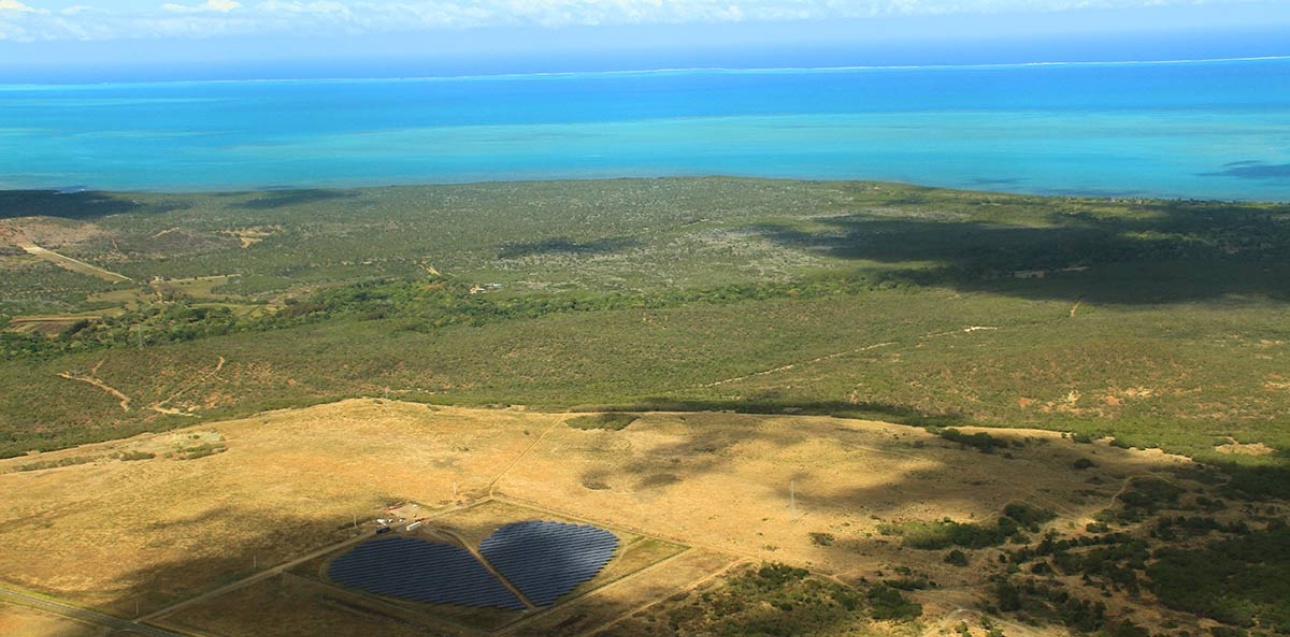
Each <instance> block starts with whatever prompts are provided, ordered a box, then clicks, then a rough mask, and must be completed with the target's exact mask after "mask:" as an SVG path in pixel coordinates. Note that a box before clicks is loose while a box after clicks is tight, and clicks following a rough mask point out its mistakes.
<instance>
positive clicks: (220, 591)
mask: <svg viewBox="0 0 1290 637" xmlns="http://www.w3.org/2000/svg"><path fill="white" fill-rule="evenodd" d="M368 537H370V535H369V534H367V533H359V534H358V535H356V536H354V537H352V538H349V539H346V540H342V541H340V542H336V543H334V544H328V545H327V546H324V547H322V548H320V549H317V550H315V551H312V552H310V553H308V554H306V555H304V556H302V557H298V558H296V559H294V560H291V561H289V562H284V563H282V564H279V565H277V566H274V567H271V568H268V569H266V570H263V571H260V572H259V573H252V574H251V575H248V576H246V577H244V578H242V579H240V580H237V581H236V582H232V583H229V584H225V585H224V586H221V587H219V588H217V589H214V590H211V591H207V592H205V593H202V594H200V595H198V596H196V597H190V598H188V599H186V600H183V601H180V602H175V603H174V604H171V605H169V606H166V607H164V608H161V609H158V610H155V611H153V612H151V613H148V614H147V615H144V616H142V617H140V618H139V619H140V620H146V621H152V620H159V619H163V618H165V616H167V615H171V614H173V613H175V612H176V611H179V610H183V609H184V608H187V607H189V606H192V605H193V604H197V603H200V602H204V601H207V600H209V599H212V598H215V597H219V596H220V595H224V594H226V593H229V592H232V591H235V590H237V589H239V588H244V587H246V586H250V585H251V584H254V583H256V582H259V581H261V580H266V579H269V578H270V577H273V576H274V575H280V574H282V573H284V572H286V570H287V569H291V568H295V567H296V566H299V565H300V564H303V563H305V562H308V561H309V560H312V559H314V558H317V557H321V556H323V555H326V554H328V553H331V552H333V551H337V550H340V549H343V548H345V547H346V546H349V545H351V544H358V543H359V542H362V541H363V540H366V539H368Z"/></svg>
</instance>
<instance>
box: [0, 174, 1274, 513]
mask: <svg viewBox="0 0 1290 637" xmlns="http://www.w3.org/2000/svg"><path fill="white" fill-rule="evenodd" d="M1287 226H1290V206H1287V205H1284V204H1253V203H1224V202H1201V201H1168V200H1147V199H1131V200H1119V199H1096V198H1077V197H1038V196H1025V195H1005V194H997V193H986V192H970V191H954V190H942V189H933V188H923V187H918V186H911V185H903V184H892V183H878V182H829V181H795V180H771V179H737V178H721V177H712V178H662V179H614V180H604V181H564V182H498V183H484V184H468V185H454V186H419V187H389V188H362V189H347V190H298V191H293V190H281V191H262V192H244V193H206V194H201V193H198V194H172V193H128V194H125V193H122V194H118V193H104V192H90V191H86V192H74V193H68V194H54V193H51V192H46V191H6V192H0V234H3V238H2V241H3V245H0V277H2V278H3V281H4V283H3V285H2V286H0V295H2V296H0V329H3V331H0V369H2V370H3V371H0V455H3V456H13V455H20V454H23V453H27V452H29V451H32V450H52V449H58V448H64V447H68V446H74V445H78V444H83V443H88V442H96V441H102V440H110V439H114V438H120V437H124V436H129V435H132V434H134V433H138V432H142V431H157V430H164V429H169V428H173V427H178V426H185V425H190V424H193V423H194V422H199V421H200V420H202V419H220V418H228V417H233V416H237V415H246V414H250V413H255V412H257V411H261V410H265V409H275V408H283V407H293V406H303V405H309V404H316V403H320V402H328V401H334V400H339V399H343V398H348V397H355V396H377V397H390V398H399V399H402V400H414V401H423V402H432V403H445V404H462V405H476V406H479V405H501V404H522V405H527V406H529V407H530V408H532V409H549V410H565V409H585V410H592V411H595V410H603V409H606V408H613V409H620V410H625V411H643V410H650V409H669V410H675V409H703V410H735V411H750V412H761V413H767V412H770V413H774V412H780V413H821V414H835V415H843V416H854V417H863V418H872V419H878V420H888V421H894V422H904V423H908V424H914V425H920V426H935V427H943V426H947V425H982V426H992V427H1012V426H1015V427H1034V428H1042V429H1049V430H1058V431H1069V432H1073V433H1075V434H1077V435H1081V436H1088V437H1107V436H1109V437H1113V438H1114V439H1115V441H1116V443H1117V444H1121V445H1129V446H1139V447H1160V448H1163V449H1166V450H1169V451H1173V452H1179V453H1183V454H1186V455H1188V456H1191V457H1193V458H1196V459H1201V460H1205V461H1208V462H1217V463H1222V464H1224V465H1231V466H1240V467H1253V468H1255V469H1251V470H1257V471H1271V470H1274V469H1279V468H1280V467H1281V466H1282V463H1283V462H1284V459H1285V457H1286V453H1287V450H1290V434H1288V433H1286V427H1285V426H1284V425H1285V424H1286V419H1287V417H1290V377H1288V376H1284V370H1285V369H1290V365H1287V362H1290V361H1288V359H1290V352H1288V351H1287V347H1290V346H1288V345H1287V342H1288V341H1290V334H1288V333H1287V328H1286V323H1285V321H1284V318H1285V315H1286V303H1287V301H1290V288H1287V287H1286V285H1285V283H1284V282H1285V281H1287V280H1290V232H1287V230H1290V228H1288V227H1287ZM22 244H29V245H38V246H40V247H42V248H44V249H46V250H49V251H52V252H55V253H57V254H59V255H63V256H65V257H66V258H67V259H68V260H70V261H73V262H78V263H82V264H88V265H90V266H93V267H96V268H101V269H102V270H104V271H108V272H111V273H118V274H119V275H120V276H121V277H123V278H127V277H128V279H129V280H126V281H120V280H118V281H115V282H114V281H112V280H103V279H99V278H94V277H93V276H90V275H87V274H85V273H81V272H75V271H71V270H67V269H62V268H60V267H59V264H58V263H54V262H51V261H48V260H41V259H39V258H37V257H36V256H34V255H33V254H32V253H31V252H30V251H28V250H23V249H22V248H21V247H20V246H21V245H22ZM1277 488H1281V489H1283V490H1290V487H1287V486H1285V485H1284V484H1282V486H1281V487H1277Z"/></svg>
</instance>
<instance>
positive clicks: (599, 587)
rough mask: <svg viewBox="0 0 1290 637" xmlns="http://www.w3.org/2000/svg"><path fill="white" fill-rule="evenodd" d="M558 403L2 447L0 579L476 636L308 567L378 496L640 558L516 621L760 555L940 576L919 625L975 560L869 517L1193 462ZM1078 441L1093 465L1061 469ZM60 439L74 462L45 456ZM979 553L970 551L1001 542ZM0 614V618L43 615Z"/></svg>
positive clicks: (1101, 486) (185, 623)
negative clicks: (575, 411) (585, 409)
mask: <svg viewBox="0 0 1290 637" xmlns="http://www.w3.org/2000/svg"><path fill="white" fill-rule="evenodd" d="M569 417H570V415H566V414H555V413H534V412H528V411H525V410H522V409H517V408H512V409H505V410H500V409H497V410H481V409H466V408H455V407H438V406H427V405H422V404H412V403H401V402H396V401H388V400H371V399H366V400H348V401H343V402H339V403H332V404H327V405H321V406H316V407H310V408H306V409H299V410H284V411H276V412H267V413H264V414H260V415H257V416H254V417H251V418H245V419H241V420H234V421H227V422H220V423H207V424H203V425H201V426H200V427H197V428H192V429H181V430H177V431H174V432H170V433H165V434H147V435H142V436H137V437H134V438H130V439H126V440H120V441H116V442H111V443H103V444H97V445H88V446H84V447H80V448H76V449H69V450H64V451H59V452H50V453H44V454H39V455H36V456H28V457H20V458H11V459H7V460H0V492H2V493H5V494H6V500H5V504H4V506H3V507H0V582H3V583H4V584H5V585H9V586H16V587H20V588H25V589H28V590H34V591H39V592H42V593H46V594H50V595H54V596H56V597H58V598H60V599H64V600H67V601H70V602H73V603H77V604H81V605H85V606H90V607H94V608H98V609H101V610H104V611H107V612H110V613H114V614H118V615H121V616H125V617H133V616H135V615H136V614H139V615H150V614H151V615H153V617H154V618H156V619H159V620H161V621H163V622H170V623H171V624H172V625H175V626H181V627H185V628H188V629H195V630H199V631H203V632H204V631H210V632H211V634H220V635H228V636H230V637H233V636H235V635H243V634H245V635H253V634H254V635H277V634H280V635H297V634H300V635H305V634H317V631H318V630H320V629H319V628H318V627H319V626H326V625H330V626H333V627H336V626H351V627H362V626H367V628H362V629H361V630H360V629H359V628H355V630H360V632H354V633H347V634H360V633H366V632H367V631H369V630H370V631H372V634H375V633H376V632H380V633H381V634H389V635H397V634H405V633H406V634H416V630H425V629H427V626H437V627H438V628H439V629H441V630H442V629H443V627H444V626H449V627H450V629H449V632H460V633H462V634H476V633H479V632H487V629H481V628H479V624H474V625H472V624H470V623H469V622H465V623H461V622H458V623H456V624H454V623H452V621H456V620H452V618H447V620H445V621H448V620H451V621H448V623H446V624H445V623H443V621H438V620H436V619H435V618H434V617H433V615H434V613H433V612H432V611H433V609H430V610H426V609H425V608H420V609H417V608H415V607H412V608H410V607H409V606H408V605H402V606H400V605H398V604H393V605H386V607H385V609H384V610H380V609H379V608H378V607H379V606H380V603H378V602H376V601H372V600H370V599H368V600H363V599H360V600H358V601H353V600H351V601H346V598H345V595H344V592H343V591H342V592H335V589H334V587H330V586H328V585H326V583H325V581H323V580H324V578H321V577H318V576H317V575H316V573H317V571H315V572H314V573H315V574H313V575H311V574H310V572H309V568H310V567H309V566H308V565H309V564H312V565H313V568H318V564H321V563H322V562H319V561H318V560H319V559H325V557H324V556H325V555H327V553H326V552H320V553H317V554H316V555H311V554H312V553H314V552H317V551H320V550H321V549H324V548H326V547H329V546H333V545H337V544H338V543H342V542H346V541H353V540H355V539H358V538H361V537H363V536H366V535H368V534H370V533H371V532H372V530H373V528H374V527H373V525H372V523H371V522H370V520H371V519H372V518H374V517H377V516H378V515H379V514H380V513H381V511H382V507H383V506H384V505H385V504H388V503H390V502H396V501H406V502H414V503H418V504H419V506H420V507H423V510H425V511H427V512H428V513H427V515H430V516H432V517H433V518H434V520H435V524H437V525H442V526H444V527H445V528H451V529H453V530H454V531H455V532H457V533H458V534H459V535H462V536H463V537H467V538H473V539H475V540H477V539H478V538H482V537H483V536H485V535H487V533H489V532H491V530H492V529H493V528H496V526H498V525H499V524H501V523H503V522H504V521H506V520H514V519H524V518H526V517H528V518H532V517H541V518H547V519H557V520H575V521H584V522H591V523H595V524H599V525H602V526H603V527H605V528H608V529H611V530H614V531H615V532H617V533H619V535H620V537H621V538H625V539H627V540H628V541H627V542H626V543H625V544H627V545H628V546H637V547H638V548H641V549H642V552H641V553H638V554H637V555H638V556H647V557H635V558H631V559H632V560H634V562H633V563H632V564H628V565H623V564H614V563H611V565H610V567H609V569H608V570H607V571H606V576H604V577H602V578H600V579H599V580H598V581H597V583H596V584H595V585H594V586H588V587H584V588H583V589H580V591H582V592H583V593H586V594H585V595H582V596H581V597H578V598H577V600H576V601H575V602H574V603H571V604H565V605H561V606H557V607H555V608H554V609H550V610H547V611H544V612H543V613H541V614H539V616H537V617H533V618H529V619H527V620H526V621H524V622H521V623H520V624H516V625H515V626H512V627H511V628H510V629H508V630H509V631H510V632H512V633H515V634H534V635H536V634H564V633H567V634H575V633H578V632H580V631H583V630H588V629H589V627H592V626H599V625H603V624H604V623H605V622H608V621H613V620H616V619H621V618H623V617H625V616H626V615H629V614H631V613H633V612H635V611H638V610H642V609H644V608H646V607H651V605H653V604H656V603H659V602H664V601H665V600H666V599H667V598H668V596H669V595H672V594H675V593H677V592H678V591H684V590H686V589H687V588H689V587H693V586H696V585H700V584H702V583H703V582H704V581H706V580H709V579H710V578H711V577H712V576H713V575H714V574H716V573H720V572H722V571H723V570H724V569H726V568H728V567H730V566H732V565H735V564H739V563H748V562H751V563H756V562H759V561H763V560H766V561H771V560H773V561H780V562H786V563H789V564H793V565H797V566H802V567H805V568H808V569H810V570H811V571H812V572H814V573H816V574H817V575H819V576H822V577H828V578H833V579H835V581H840V582H843V583H848V584H850V583H859V582H860V581H862V579H865V580H872V579H875V578H877V577H879V576H878V573H879V572H880V571H883V570H884V569H888V570H889V569H891V568H893V566H894V565H914V567H915V568H916V569H918V570H919V572H922V573H925V574H928V575H930V576H931V577H933V578H934V579H935V580H936V581H937V582H938V583H939V587H938V588H936V589H934V590H927V591H920V592H918V593H917V594H916V596H917V598H918V599H919V600H920V601H921V602H922V603H924V605H925V606H926V608H927V614H926V615H925V622H926V624H927V625H929V626H936V625H939V624H938V622H939V623H943V622H942V620H945V621H948V620H946V618H947V617H951V616H953V615H954V614H955V613H959V614H961V612H962V609H963V608H966V607H970V606H971V605H972V603H973V600H977V599H978V598H979V596H978V592H979V589H980V588H981V587H982V586H983V585H984V581H983V579H982V578H983V576H984V575H983V573H982V571H981V570H980V569H959V568H954V567H950V566H948V565H945V564H944V563H943V562H942V561H941V557H942V555H941V552H919V551H911V550H908V549H906V548H903V547H902V546H901V545H900V541H899V540H898V539H897V538H893V537H888V536H884V535H882V533H881V532H880V529H879V525H880V524H882V523H885V522H900V521H908V520H926V521H933V520H940V519H942V518H946V517H950V518H953V519H955V520H959V521H982V522H989V521H992V520H994V519H995V518H997V516H998V515H999V513H1000V511H1001V509H1002V508H1003V507H1004V505H1006V504H1008V503H1012V502H1026V503H1030V504H1033V505H1035V506H1038V507H1042V508H1045V509H1050V510H1053V511H1056V512H1057V513H1058V516H1059V517H1058V518H1057V519H1056V520H1055V521H1053V522H1051V523H1049V524H1050V525H1052V526H1053V527H1054V528H1061V529H1062V530H1064V531H1065V530H1068V529H1075V528H1079V527H1082V526H1083V525H1084V524H1085V523H1087V522H1089V521H1090V520H1091V519H1092V516H1093V515H1094V514H1095V513H1097V512H1098V511H1100V510H1102V509H1105V508H1107V507H1108V506H1110V505H1111V504H1112V503H1113V501H1114V498H1115V495H1116V494H1117V492H1118V491H1119V490H1120V489H1121V488H1122V487H1123V486H1125V485H1126V484H1127V481H1129V480H1130V479H1132V478H1134V477H1135V476H1144V475H1159V476H1164V477H1166V478H1167V479H1169V480H1173V481H1177V480H1182V478H1178V477H1177V476H1176V475H1175V474H1176V472H1177V471H1178V470H1180V469H1183V468H1185V467H1188V466H1191V465H1192V464H1193V463H1192V461H1190V460H1187V459H1185V458H1181V457H1176V456H1169V455H1166V454H1163V453H1161V452H1159V451H1150V452H1148V451H1138V450H1131V449H1120V448H1115V447H1111V446H1108V445H1105V444H1092V445H1089V444H1076V443H1075V442H1073V441H1072V440H1071V439H1067V438H1065V437H1063V436H1061V435H1059V434H1056V433H1051V432H1039V431H1029V430H1011V431H1003V432H999V431H997V430H995V431H994V433H993V434H992V435H994V436H996V437H997V438H1001V439H1004V440H1007V441H1009V442H1010V443H1011V444H1012V445H1013V446H1012V447H1010V448H1009V449H1007V450H1006V451H1005V452H1002V453H995V454H989V455H986V454H979V453H977V452H976V451H973V450H971V449H964V448H962V447H961V446H960V445H958V444H954V443H951V442H949V441H946V440H944V439H941V438H938V437H936V436H934V435H932V434H930V433H927V432H926V431H923V430H921V429H915V428H910V427H905V426H899V425H891V424H885V423H880V422H872V421H860V420H849V419H839V418H831V417H814V416H750V415H739V414H730V413H717V412H701V413H656V414H648V415H644V416H642V417H641V418H640V419H638V420H636V421H635V422H633V423H631V424H630V425H629V426H627V427H626V428H624V429H622V430H620V431H608V430H594V429H593V430H583V429H575V428H572V427H570V426H568V425H567V424H566V420H567V419H568V418H569ZM965 431H967V432H969V433H971V431H972V430H970V429H968V430H965ZM194 450H196V451H194ZM148 454H152V455H153V457H151V458H146V457H145V456H147V455H148ZM129 458H141V459H138V460H131V459H129ZM186 458H187V459H186ZM1079 458H1090V459H1092V460H1093V461H1094V462H1095V466H1094V467H1092V468H1089V469H1086V470H1083V471H1076V470H1074V469H1072V464H1073V463H1074V461H1075V460H1077V459H1079ZM64 459H71V460H77V462H75V463H69V466H62V467H55V465H57V464H58V463H59V462H60V461H62V460H64ZM40 466H50V467H54V468H48V469H40V468H37V467H40ZM813 533H814V534H829V536H830V537H831V538H833V539H832V540H831V541H830V542H829V543H828V544H827V545H824V544H821V543H820V542H818V541H817V539H816V538H814V537H813V536H812V534H813ZM668 545H670V546H673V547H675V549H674V550H673V549H665V548H661V547H666V546H668ZM678 551H679V552H678ZM980 552H981V553H982V555H983V556H984V557H980V558H978V559H981V560H982V562H983V563H984V562H985V561H987V560H990V559H993V558H995V557H997V555H995V553H997V552H998V550H997V549H982V550H981V551H980ZM332 554H334V552H333V553H332ZM631 555H632V553H631V551H624V552H621V553H620V556H619V558H618V559H619V560H626V559H628V557H627V556H631ZM303 558H309V559H303ZM310 559H312V560H313V561H310ZM996 561H997V560H996ZM298 565H303V566H299V567H297V566H298ZM279 566H286V567H290V568H288V569H287V570H288V573H287V574H286V575H282V574H280V573H278V572H276V571H273V569H274V568H276V567H279ZM266 570H269V571H270V572H269V573H268V574H267V575H266V576H264V577H263V578H262V579H259V580H255V581H251V582H248V583H247V585H246V586H243V587H233V588H231V589H229V590H227V591H225V592H222V593H221V594H219V595H215V596H211V597H208V598H204V599H201V600H199V601H198V602H195V603H190V604H188V605H186V606H185V607H184V608H182V609H174V610H169V608H170V607H171V606H172V605H175V604H178V603H182V602H185V601H187V600H193V599H194V598H197V597H199V596H202V595H204V594H206V593H209V592H211V591H215V590H217V589H220V588H221V587H224V586H226V585H229V584H233V583H235V582H238V581H239V580H241V579H243V578H247V577H250V576H253V575H256V574H257V573H259V574H264V573H265V571H266ZM329 590H331V591H332V592H329ZM360 597H363V596H360ZM373 608H378V609H377V610H372V609H373ZM0 610H4V611H5V613H6V614H5V615H0V622H5V621H7V622H10V623H14V622H18V623H19V624H21V625H23V626H25V625H27V624H25V623H22V622H27V623H30V622H33V621H44V620H34V619H30V618H26V617H25V616H23V613H22V612H20V611H14V610H12V609H6V608H4V607H2V606H0ZM15 613H16V614H15ZM408 616H411V617H412V618H413V619H407V617H408ZM14 617H17V619H15V618H14ZM265 617H277V618H282V619H283V621H274V622H268V623H267V624H266V622H264V621H263V618H265ZM425 617H429V619H427V620H426V621H427V622H429V623H428V624H427V623H425V622H422V621H421V619H418V618H425ZM306 618H308V619H306ZM1174 619H1175V621H1177V618H1174ZM288 620H289V621H288ZM632 621H638V620H632ZM319 622H322V623H319ZM19 624H15V625H19ZM629 624H630V622H628V623H627V624H624V627H625V628H624V630H626V629H627V627H629ZM0 625H4V624H0ZM392 626H397V627H401V628H398V629H395V628H391V627H392ZM453 626H459V627H460V630H456V629H453V628H451V627H453ZM387 629H388V630H387ZM24 630H26V629H25V628H24ZM311 630H312V631H314V632H312V633H311V632H310V631H311Z"/></svg>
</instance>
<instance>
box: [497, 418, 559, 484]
mask: <svg viewBox="0 0 1290 637" xmlns="http://www.w3.org/2000/svg"><path fill="white" fill-rule="evenodd" d="M570 416H571V414H568V413H564V414H560V415H559V417H558V418H557V419H556V421H555V422H554V423H552V424H551V426H550V427H547V428H546V431H543V432H542V435H540V436H538V437H537V440H534V441H533V442H532V443H530V444H529V446H528V447H525V448H524V451H521V452H520V455H518V456H515V459H514V460H512V461H511V463H510V464H508V465H506V468H505V469H503V470H502V472H501V473H499V474H497V477H495V478H493V479H492V481H490V482H489V483H488V497H490V498H491V497H493V496H494V495H495V493H496V491H497V483H498V482H501V481H502V478H505V477H506V474H508V473H510V472H511V469H514V468H515V466H516V465H518V464H519V463H520V461H521V460H523V459H524V458H526V457H527V456H528V455H529V453H530V452H532V451H533V450H534V449H535V448H537V446H538V444H539V443H541V442H542V439H543V438H546V437H547V434H549V433H551V432H552V431H555V428H556V427H559V426H560V425H563V424H564V421H566V420H568V419H569V417H570Z"/></svg>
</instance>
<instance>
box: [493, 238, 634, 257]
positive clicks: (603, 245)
mask: <svg viewBox="0 0 1290 637" xmlns="http://www.w3.org/2000/svg"><path fill="white" fill-rule="evenodd" d="M640 245H641V242H640V241H639V240H637V239H633V238H631V237H609V238H605V239H596V240H594V241H575V240H573V239H570V238H568V237H552V238H550V239H543V240H541V241H528V242H523V243H508V244H506V245H504V246H502V249H501V250H499V251H498V253H497V258H499V259H521V258H524V257H532V256H551V255H563V254H567V255H580V256H592V255H599V254H613V253H615V252H623V251H626V250H630V249H632V248H636V247H638V246H640Z"/></svg>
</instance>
